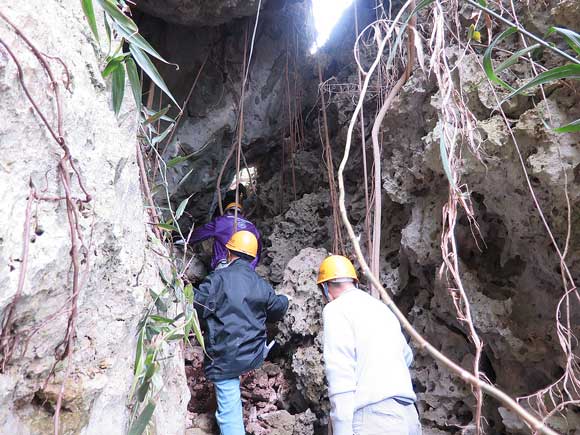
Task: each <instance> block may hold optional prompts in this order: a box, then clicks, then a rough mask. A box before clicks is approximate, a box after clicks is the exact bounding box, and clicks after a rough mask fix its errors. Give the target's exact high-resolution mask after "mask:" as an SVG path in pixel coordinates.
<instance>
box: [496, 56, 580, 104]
mask: <svg viewBox="0 0 580 435" xmlns="http://www.w3.org/2000/svg"><path fill="white" fill-rule="evenodd" d="M561 79H580V65H579V64H568V65H563V66H558V67H556V68H552V69H550V70H548V71H544V72H543V73H541V74H538V75H537V76H536V77H534V78H533V79H532V80H530V81H529V82H527V83H526V84H525V85H523V86H521V87H520V88H518V89H516V90H515V91H513V92H512V93H511V94H509V95H508V96H507V97H506V98H505V99H504V100H503V101H507V100H509V99H510V98H512V97H513V96H514V95H518V94H521V93H522V92H524V91H526V90H528V89H530V88H533V87H535V86H539V85H543V84H546V83H550V82H553V81H556V80H561ZM503 101H502V102H503Z"/></svg>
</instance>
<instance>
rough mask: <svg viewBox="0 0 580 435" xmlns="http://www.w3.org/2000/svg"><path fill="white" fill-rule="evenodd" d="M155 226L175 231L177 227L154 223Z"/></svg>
mask: <svg viewBox="0 0 580 435" xmlns="http://www.w3.org/2000/svg"><path fill="white" fill-rule="evenodd" d="M156 226H157V227H159V228H161V229H162V230H165V231H177V228H175V227H174V226H173V225H169V224H156Z"/></svg>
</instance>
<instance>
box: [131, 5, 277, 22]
mask: <svg viewBox="0 0 580 435" xmlns="http://www.w3.org/2000/svg"><path fill="white" fill-rule="evenodd" d="M258 3H259V2H258V0H217V1H216V0H163V1H159V0H143V1H140V2H139V3H137V7H138V8H139V9H141V10H143V11H144V12H146V13H148V14H151V15H154V16H156V17H159V18H161V19H163V20H166V21H168V22H170V23H175V24H183V25H188V26H216V25H218V24H223V23H226V22H228V21H232V20H234V19H236V18H241V17H246V16H248V15H255V14H256V11H257V9H258ZM265 3H266V0H262V7H263V6H264V5H265Z"/></svg>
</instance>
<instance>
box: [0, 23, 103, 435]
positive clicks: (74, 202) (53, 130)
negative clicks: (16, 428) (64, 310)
mask: <svg viewBox="0 0 580 435" xmlns="http://www.w3.org/2000/svg"><path fill="white" fill-rule="evenodd" d="M0 18H1V19H2V20H3V21H5V22H6V23H7V24H8V25H9V27H10V28H12V30H13V31H14V33H15V34H16V35H17V36H18V37H19V38H20V40H22V41H23V42H24V43H25V45H26V46H27V47H28V49H29V50H30V51H31V52H32V53H33V55H34V56H35V58H36V59H37V60H38V62H39V64H40V65H41V67H42V69H43V71H44V72H45V74H46V76H47V78H48V82H49V88H50V89H51V90H52V92H53V94H54V98H55V103H56V104H55V109H54V111H55V117H56V126H53V125H52V124H51V123H50V122H49V121H48V117H47V116H46V115H45V114H44V113H43V111H42V110H41V108H40V106H39V104H38V103H37V102H36V101H35V99H34V98H33V97H32V95H31V94H30V92H29V90H28V88H27V86H26V84H25V82H24V74H23V70H22V67H21V65H20V63H19V61H18V59H17V58H16V56H15V55H14V53H13V52H12V50H11V49H10V48H9V47H8V46H7V45H6V43H5V42H4V41H1V40H0V45H2V46H3V47H4V48H5V49H6V51H7V52H8V54H9V55H10V57H11V58H12V60H13V62H14V63H15V65H16V68H17V74H18V81H19V83H20V85H21V87H22V89H23V91H24V93H25V95H26V97H27V99H28V101H29V102H30V104H31V105H32V107H33V109H34V111H35V112H36V114H37V115H38V116H39V118H40V120H41V122H42V124H43V125H44V127H46V129H47V130H48V131H49V132H50V134H51V136H52V138H53V139H54V140H55V142H56V143H57V144H58V146H59V147H60V149H61V150H62V156H61V159H60V160H59V163H58V174H59V181H60V184H61V185H62V187H63V190H64V192H65V194H64V196H62V197H58V196H56V197H55V196H51V197H48V196H47V197H44V196H39V195H37V194H36V191H35V189H34V188H33V185H32V183H29V184H30V191H29V198H28V205H27V211H26V219H25V230H24V237H25V240H24V247H23V258H25V259H26V262H24V263H23V264H22V267H21V271H20V277H19V284H18V288H17V291H16V295H15V297H14V299H13V300H12V303H11V304H10V305H9V310H8V313H7V316H6V317H5V318H4V319H5V320H4V321H3V323H2V326H3V327H2V334H1V337H2V344H3V343H4V342H6V337H7V334H10V329H11V328H10V326H11V325H10V323H11V322H12V316H13V313H14V310H15V307H16V304H17V302H18V298H19V297H20V295H21V292H22V288H23V286H24V282H25V275H26V266H27V262H28V242H29V240H30V237H29V231H30V206H31V204H32V201H33V200H37V201H65V204H66V210H67V221H68V226H69V235H70V240H71V250H70V255H71V263H72V289H71V290H72V291H71V297H70V306H71V308H70V311H69V317H68V322H67V328H66V333H65V336H64V338H63V340H62V341H61V342H60V344H58V345H57V346H56V348H55V363H54V365H53V370H51V372H50V374H49V377H50V376H52V374H53V373H54V367H55V366H56V364H57V363H58V362H59V361H63V360H65V359H67V360H68V363H67V370H66V374H65V377H64V379H63V380H62V385H61V389H60V391H59V394H58V398H57V403H56V408H55V414H54V433H55V435H58V433H59V423H60V410H61V406H62V398H63V395H64V388H65V384H66V381H67V378H68V376H69V375H70V371H71V365H72V364H71V358H72V354H73V350H74V339H75V333H76V323H77V318H78V296H79V293H80V290H81V288H82V284H83V282H84V279H82V278H83V277H82V276H81V275H82V273H86V272H88V267H89V262H88V258H86V257H87V256H88V252H89V249H88V247H87V246H86V245H85V243H84V240H83V234H82V231H81V228H80V221H79V209H80V208H82V207H84V205H85V204H87V203H89V202H90V201H91V200H92V197H91V195H90V194H89V193H88V191H87V190H86V188H85V186H84V184H83V181H82V178H81V177H80V173H79V171H78V169H77V167H76V165H75V163H74V161H73V159H72V156H71V154H70V150H69V147H68V145H67V143H66V141H65V137H64V131H63V117H62V101H61V96H60V85H59V82H58V81H57V80H55V78H54V74H53V72H52V69H51V67H50V65H49V64H48V62H47V61H46V59H45V57H46V58H50V57H49V56H46V55H44V54H42V53H41V52H40V51H39V50H38V49H37V48H36V47H35V46H34V44H32V42H31V41H30V40H29V39H28V38H27V37H26V36H25V35H24V34H23V33H22V31H21V30H20V29H19V28H18V27H17V26H16V25H14V24H13V23H12V22H11V21H10V20H9V19H8V18H7V17H6V16H5V15H4V14H3V13H2V12H0ZM55 59H56V58H55ZM58 60H59V61H60V63H61V65H63V67H64V70H65V71H66V77H67V81H66V82H65V86H67V83H68V82H69V79H68V69H67V68H66V65H65V64H64V62H62V60H60V59H58ZM71 173H72V174H73V177H75V180H76V182H77V184H78V186H79V188H80V189H81V191H82V193H83V194H84V198H77V197H75V196H74V195H73V192H72V179H71V175H70V174H71ZM24 252H25V255H24ZM82 256H84V257H85V258H84V259H83V261H82V262H83V263H84V267H81V257H82ZM37 330H38V329H33V331H37ZM29 339H30V337H28V338H27V341H28V340H29ZM7 342H9V343H14V342H15V340H14V339H8V341H7ZM11 354H12V351H10V352H9V355H11ZM5 365H6V358H5V357H4V360H3V366H2V368H3V369H4V367H5ZM47 382H48V379H47ZM45 385H46V384H45Z"/></svg>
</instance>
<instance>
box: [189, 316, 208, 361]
mask: <svg viewBox="0 0 580 435" xmlns="http://www.w3.org/2000/svg"><path fill="white" fill-rule="evenodd" d="M191 326H192V328H193V332H194V333H195V338H196V339H197V342H198V343H199V345H200V346H201V348H202V349H203V351H204V352H205V342H204V341H203V334H202V333H201V328H200V326H199V318H198V317H197V311H195V310H193V315H192V323H191Z"/></svg>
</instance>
